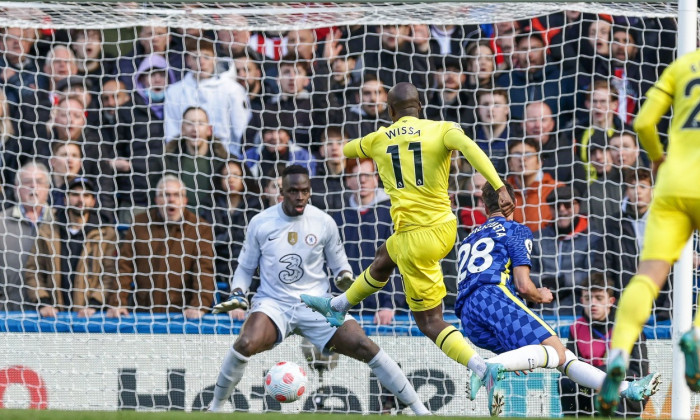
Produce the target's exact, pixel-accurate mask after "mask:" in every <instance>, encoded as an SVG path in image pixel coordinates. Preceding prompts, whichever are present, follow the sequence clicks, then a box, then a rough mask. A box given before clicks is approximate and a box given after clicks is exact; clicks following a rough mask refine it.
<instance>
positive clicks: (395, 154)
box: [344, 117, 502, 232]
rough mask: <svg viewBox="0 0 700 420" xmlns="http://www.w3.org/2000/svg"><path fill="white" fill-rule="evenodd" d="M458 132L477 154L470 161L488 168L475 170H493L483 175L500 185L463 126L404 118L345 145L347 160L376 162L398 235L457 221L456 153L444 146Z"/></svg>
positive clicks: (491, 166)
mask: <svg viewBox="0 0 700 420" xmlns="http://www.w3.org/2000/svg"><path fill="white" fill-rule="evenodd" d="M455 130H457V131H458V133H459V135H460V136H461V137H463V139H464V144H465V148H466V147H470V148H469V150H470V151H471V150H476V152H470V155H471V156H472V158H473V159H476V160H478V161H479V162H480V163H481V162H483V163H486V164H478V166H476V167H484V166H488V167H490V169H489V170H487V171H486V172H488V174H485V175H484V176H486V178H487V179H489V180H490V182H491V181H492V180H493V182H494V183H498V182H500V179H498V175H497V174H496V171H495V169H493V165H491V164H490V161H488V158H486V156H485V155H483V153H482V152H481V151H480V149H479V148H478V146H476V144H475V143H474V142H473V141H472V140H471V139H469V138H468V137H467V136H466V135H465V134H464V132H463V131H462V128H461V127H460V126H459V124H455V123H452V122H443V121H431V120H424V119H418V118H415V117H402V118H401V119H399V120H398V121H396V122H395V123H394V124H392V125H391V126H389V127H382V128H380V129H379V130H377V131H375V132H374V133H371V134H369V135H367V136H365V137H363V138H361V139H356V140H353V141H352V142H350V143H348V145H346V147H345V149H344V151H345V155H346V156H347V157H351V158H352V157H362V158H364V157H367V158H372V159H373V160H374V161H375V162H376V164H377V171H378V172H379V176H380V178H381V179H382V182H383V184H384V189H385V191H386V192H387V194H388V195H389V197H390V198H391V218H392V220H393V222H394V229H395V230H396V231H397V232H400V231H404V230H407V229H412V228H415V227H421V226H433V225H435V224H437V223H441V222H446V221H448V220H450V219H454V217H455V216H454V214H453V213H452V208H451V205H450V198H449V196H448V192H447V187H448V178H449V174H450V157H451V156H452V150H451V149H452V148H450V147H447V146H446V145H445V136H446V134H447V133H448V132H450V131H455ZM467 143H469V144H468V146H466V145H467ZM460 150H465V149H462V148H460ZM482 155H483V156H482ZM467 158H469V156H467ZM471 161H472V159H470V162H471ZM484 161H485V162H484ZM501 185H502V184H501Z"/></svg>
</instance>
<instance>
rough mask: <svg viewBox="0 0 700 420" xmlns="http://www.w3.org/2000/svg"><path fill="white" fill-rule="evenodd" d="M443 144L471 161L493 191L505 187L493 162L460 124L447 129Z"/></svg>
mask: <svg viewBox="0 0 700 420" xmlns="http://www.w3.org/2000/svg"><path fill="white" fill-rule="evenodd" d="M443 142H444V144H445V147H446V148H448V149H450V150H459V151H460V152H462V154H463V155H464V157H465V158H467V160H468V161H469V164H470V165H472V167H473V168H474V169H476V170H477V171H478V172H479V173H480V174H481V175H483V176H484V178H486V180H487V181H488V182H489V184H491V186H492V187H493V189H495V190H497V189H499V188H501V187H502V186H503V180H501V177H500V176H498V172H496V168H494V166H493V163H491V160H489V158H488V156H486V153H484V151H483V150H481V148H480V147H479V146H478V145H477V144H476V142H474V140H472V139H470V138H469V136H467V135H466V134H464V131H463V130H462V128H461V127H460V126H459V124H452V125H451V127H450V128H448V129H447V132H446V133H445V135H444V137H443Z"/></svg>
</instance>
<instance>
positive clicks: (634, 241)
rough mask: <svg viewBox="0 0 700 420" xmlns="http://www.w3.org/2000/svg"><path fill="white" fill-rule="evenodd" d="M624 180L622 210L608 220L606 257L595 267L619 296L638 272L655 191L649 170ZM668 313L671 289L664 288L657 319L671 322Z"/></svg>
mask: <svg viewBox="0 0 700 420" xmlns="http://www.w3.org/2000/svg"><path fill="white" fill-rule="evenodd" d="M624 181H625V185H626V186H627V189H626V191H625V195H624V198H623V200H622V206H621V211H620V213H618V214H614V215H611V216H612V217H609V218H607V219H606V221H605V255H604V256H603V258H601V259H600V260H599V263H598V264H596V267H601V268H602V269H604V270H605V272H606V273H609V275H610V277H611V278H613V279H614V280H615V282H614V285H615V288H616V290H617V293H616V295H619V292H620V291H621V290H622V289H623V288H624V287H625V286H627V284H628V283H629V282H630V280H631V279H632V276H633V275H634V274H635V272H636V271H637V264H638V262H639V261H638V260H639V254H640V252H641V249H642V241H643V237H644V235H643V232H644V228H645V227H646V223H647V212H648V210H649V204H650V203H651V198H652V192H653V191H652V186H653V185H652V177H651V171H649V169H646V168H637V169H634V170H629V171H628V172H626V173H625V178H624ZM603 267H604V268H603ZM669 311H670V297H669V290H668V287H665V288H664V289H663V290H662V291H661V293H660V294H659V297H658V298H657V299H656V316H657V318H660V319H668V317H669V316H670V313H669Z"/></svg>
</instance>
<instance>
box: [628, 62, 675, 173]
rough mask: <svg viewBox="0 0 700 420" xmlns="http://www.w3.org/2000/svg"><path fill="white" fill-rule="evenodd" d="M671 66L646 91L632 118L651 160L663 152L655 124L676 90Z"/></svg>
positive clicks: (658, 157) (666, 108)
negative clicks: (639, 107) (645, 97)
mask: <svg viewBox="0 0 700 420" xmlns="http://www.w3.org/2000/svg"><path fill="white" fill-rule="evenodd" d="M673 68H674V66H671V67H668V68H667V69H666V70H665V71H664V72H663V74H662V75H661V77H660V78H659V80H658V81H657V82H656V84H654V86H652V87H651V88H650V89H649V90H648V91H647V99H646V101H644V104H643V105H642V107H641V109H640V110H639V113H638V114H637V117H636V118H635V119H634V131H636V132H637V134H638V135H639V143H640V144H641V145H642V147H643V148H644V150H646V151H647V153H649V158H650V159H651V160H652V161H657V160H659V159H661V157H662V156H663V154H664V148H663V145H662V144H661V140H660V139H659V133H658V131H657V130H656V126H657V124H658V123H659V122H660V121H661V118H662V117H663V116H664V114H665V113H666V111H668V108H669V107H670V106H671V104H672V103H673V92H675V90H676V78H675V76H674V74H673Z"/></svg>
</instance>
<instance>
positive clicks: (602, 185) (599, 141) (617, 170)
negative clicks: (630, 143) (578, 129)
mask: <svg viewBox="0 0 700 420" xmlns="http://www.w3.org/2000/svg"><path fill="white" fill-rule="evenodd" d="M606 143H607V139H606V138H605V137H604V136H602V135H596V136H594V137H593V138H592V139H591V143H590V144H589V146H588V151H589V152H590V157H589V160H590V163H591V169H592V171H591V172H590V176H589V183H588V186H587V194H586V196H587V198H588V200H587V201H588V221H589V227H590V229H591V230H592V231H595V232H603V227H604V226H605V221H606V220H607V219H608V218H611V217H613V216H615V215H617V214H619V213H620V203H621V201H622V197H623V196H624V193H625V185H624V184H623V182H622V178H623V170H622V168H621V167H615V166H613V160H612V155H611V153H610V150H611V148H610V147H609V146H607V145H606Z"/></svg>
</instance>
